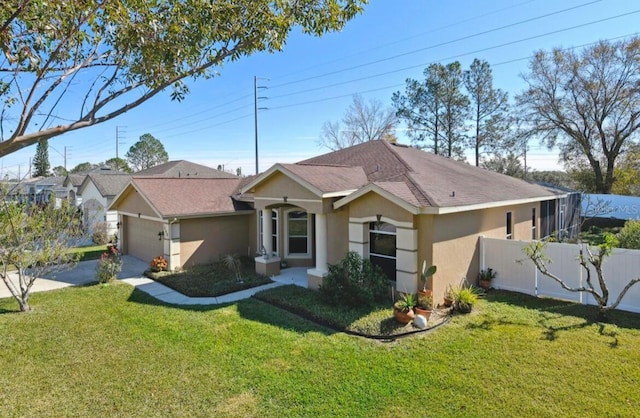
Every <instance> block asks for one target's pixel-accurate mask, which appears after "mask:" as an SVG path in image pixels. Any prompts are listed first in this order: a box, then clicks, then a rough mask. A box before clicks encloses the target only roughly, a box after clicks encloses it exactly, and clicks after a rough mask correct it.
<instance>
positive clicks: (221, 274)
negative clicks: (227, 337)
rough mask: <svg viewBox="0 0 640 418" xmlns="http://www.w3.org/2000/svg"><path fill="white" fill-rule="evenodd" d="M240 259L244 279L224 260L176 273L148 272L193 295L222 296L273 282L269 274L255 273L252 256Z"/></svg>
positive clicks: (157, 278)
mask: <svg viewBox="0 0 640 418" xmlns="http://www.w3.org/2000/svg"><path fill="white" fill-rule="evenodd" d="M241 262H242V264H241V272H242V281H241V282H239V281H238V280H236V277H235V275H234V273H233V272H232V271H231V270H229V269H228V268H226V267H225V266H224V264H223V263H222V262H217V263H212V264H202V265H196V266H192V267H186V268H185V269H184V270H182V271H180V272H177V273H172V272H166V271H161V272H157V273H154V272H152V271H148V272H146V274H147V276H149V277H150V278H152V279H153V280H155V281H157V282H160V283H162V284H163V285H165V286H167V287H170V288H172V289H174V290H176V291H178V292H180V293H182V294H183V295H187V296H191V297H208V296H221V295H226V294H227V293H232V292H237V291H240V290H244V289H249V288H252V287H256V286H260V285H263V284H267V283H271V279H270V278H269V277H267V276H262V275H260V274H257V273H256V270H255V264H254V263H255V262H254V261H253V259H251V258H248V257H241Z"/></svg>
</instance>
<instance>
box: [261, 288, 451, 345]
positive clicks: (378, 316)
mask: <svg viewBox="0 0 640 418" xmlns="http://www.w3.org/2000/svg"><path fill="white" fill-rule="evenodd" d="M256 298H258V299H260V300H262V301H265V302H268V303H271V304H274V305H276V306H278V307H282V308H283V309H286V310H288V311H290V312H294V313H296V314H299V315H301V316H303V317H304V318H309V319H311V320H313V321H315V322H318V323H320V324H323V325H327V326H328V327H331V328H334V329H338V330H346V331H349V332H353V333H357V334H361V335H366V336H372V337H383V336H389V337H392V336H396V335H401V334H406V333H410V332H413V331H416V328H414V327H413V326H412V325H411V324H407V325H404V324H400V323H399V322H398V321H396V320H395V319H394V318H393V310H392V302H391V301H389V303H386V304H378V305H376V306H373V307H366V306H365V307H360V308H355V309H354V308H349V307H332V306H329V305H327V304H325V303H323V302H322V300H321V298H320V293H318V292H316V291H313V290H309V289H303V288H301V287H298V286H294V285H288V286H281V287H276V288H273V289H269V290H264V291H262V292H259V293H258V294H256ZM444 319H445V317H444V316H442V317H441V316H439V315H436V314H433V315H432V317H431V318H430V320H429V327H433V326H435V325H437V324H440V323H441V322H443V321H444Z"/></svg>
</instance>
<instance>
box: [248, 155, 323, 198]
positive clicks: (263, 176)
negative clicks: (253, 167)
mask: <svg viewBox="0 0 640 418" xmlns="http://www.w3.org/2000/svg"><path fill="white" fill-rule="evenodd" d="M276 172H280V173H282V174H284V175H285V176H287V177H289V178H290V179H291V180H293V181H295V182H296V183H298V184H299V185H301V186H302V187H304V188H305V189H307V190H309V191H310V192H312V193H313V194H315V195H316V196H318V197H323V193H322V190H320V189H318V188H317V187H316V186H314V185H313V184H311V183H309V182H308V181H306V180H305V179H303V178H302V177H300V176H298V175H296V174H294V173H293V172H291V171H290V170H288V169H287V168H286V167H284V166H283V165H281V164H279V163H276V164H274V165H272V166H271V167H270V168H269V169H268V170H267V171H265V172H264V173H262V174H260V175H258V176H257V177H256V178H255V179H253V180H252V181H250V182H249V183H247V184H246V185H245V186H244V187H243V188H242V189H240V193H241V194H244V193H247V192H249V191H251V190H252V189H253V188H254V187H256V186H257V185H258V184H260V183H262V182H263V181H265V180H267V179H268V178H269V177H271V176H272V175H273V174H275V173H276Z"/></svg>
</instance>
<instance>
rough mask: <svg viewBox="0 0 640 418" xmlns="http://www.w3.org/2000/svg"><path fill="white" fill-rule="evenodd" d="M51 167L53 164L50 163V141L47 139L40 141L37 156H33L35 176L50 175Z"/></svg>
mask: <svg viewBox="0 0 640 418" xmlns="http://www.w3.org/2000/svg"><path fill="white" fill-rule="evenodd" d="M50 169H51V165H50V164H49V141H47V140H46V139H45V140H43V141H40V142H38V146H37V148H36V155H35V157H33V176H34V177H48V176H49V175H50V173H49V170H50Z"/></svg>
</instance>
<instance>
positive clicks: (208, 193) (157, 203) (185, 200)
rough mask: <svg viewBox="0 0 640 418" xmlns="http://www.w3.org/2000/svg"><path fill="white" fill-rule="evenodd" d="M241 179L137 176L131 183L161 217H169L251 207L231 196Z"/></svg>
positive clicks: (199, 214) (226, 211)
mask: <svg viewBox="0 0 640 418" xmlns="http://www.w3.org/2000/svg"><path fill="white" fill-rule="evenodd" d="M240 181H241V179H240V178H233V179H221V178H218V179H215V178H214V179H212V178H195V177H188V178H157V177H143V178H141V177H134V178H133V179H132V181H131V184H132V186H133V187H135V188H136V190H138V192H139V193H141V194H142V196H143V197H144V198H145V199H146V200H147V202H150V204H151V205H152V206H153V207H154V209H155V210H156V211H157V212H158V213H159V214H160V215H161V216H162V217H164V218H169V217H185V216H201V215H209V214H216V213H231V212H236V211H239V210H250V207H249V206H247V205H246V204H244V203H242V202H237V201H234V200H233V199H232V198H231V196H232V195H233V194H234V193H235V192H236V190H237V189H238V185H239V183H240Z"/></svg>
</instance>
